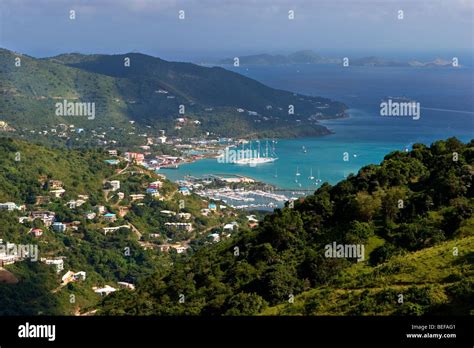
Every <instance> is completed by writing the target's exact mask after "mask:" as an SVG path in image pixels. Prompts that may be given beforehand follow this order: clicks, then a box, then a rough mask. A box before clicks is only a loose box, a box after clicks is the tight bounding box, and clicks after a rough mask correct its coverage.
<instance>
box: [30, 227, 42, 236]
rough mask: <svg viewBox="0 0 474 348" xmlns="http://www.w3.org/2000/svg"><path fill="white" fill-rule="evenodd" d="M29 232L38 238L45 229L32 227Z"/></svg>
mask: <svg viewBox="0 0 474 348" xmlns="http://www.w3.org/2000/svg"><path fill="white" fill-rule="evenodd" d="M28 233H31V234H32V235H34V236H35V237H36V238H39V237H41V236H42V235H43V230H42V229H41V228H32V229H30V230H29V231H28Z"/></svg>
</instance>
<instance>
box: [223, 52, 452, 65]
mask: <svg viewBox="0 0 474 348" xmlns="http://www.w3.org/2000/svg"><path fill="white" fill-rule="evenodd" d="M235 58H236V57H232V58H225V59H220V60H218V61H216V62H214V63H215V64H218V65H233V64H234V61H235ZM237 58H238V59H239V64H243V65H291V64H332V65H335V64H343V62H344V61H343V60H344V57H324V56H321V55H319V54H317V53H315V52H314V51H311V50H303V51H298V52H294V53H291V54H288V55H282V54H276V55H272V54H255V55H248V56H241V57H237ZM348 58H349V65H352V66H375V67H452V66H453V62H452V61H451V60H446V59H442V58H436V59H435V60H432V61H427V62H421V61H418V60H414V59H413V60H408V61H400V60H393V59H386V58H381V57H376V56H369V57H362V58H351V57H348ZM459 66H460V65H459Z"/></svg>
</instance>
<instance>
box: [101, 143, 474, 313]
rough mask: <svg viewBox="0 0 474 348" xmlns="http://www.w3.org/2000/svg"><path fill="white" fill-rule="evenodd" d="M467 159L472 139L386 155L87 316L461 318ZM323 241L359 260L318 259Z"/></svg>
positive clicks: (467, 290)
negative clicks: (359, 253) (354, 251)
mask: <svg viewBox="0 0 474 348" xmlns="http://www.w3.org/2000/svg"><path fill="white" fill-rule="evenodd" d="M473 162H474V142H473V141H471V142H470V143H469V144H462V143H461V142H459V141H458V140H457V139H455V138H451V139H448V140H446V141H438V142H436V143H434V144H432V145H431V147H427V146H425V145H422V144H415V145H414V146H413V150H412V151H410V152H393V153H391V154H389V155H387V156H386V157H385V159H384V161H383V162H382V163H381V164H380V165H369V166H366V167H364V168H362V169H361V170H360V171H359V173H358V174H357V175H351V176H350V177H348V178H347V179H346V180H343V181H341V182H340V183H338V184H337V185H335V186H331V185H329V184H324V185H323V186H322V187H321V188H319V189H318V190H317V191H316V192H315V194H314V195H312V196H309V197H306V198H305V199H301V200H299V201H298V202H295V204H294V208H293V209H292V208H291V207H290V206H287V207H285V208H283V209H277V210H276V211H275V212H274V213H273V214H271V215H268V216H266V217H265V218H264V220H263V222H262V223H261V224H260V226H259V227H258V229H257V230H254V231H242V232H241V233H240V234H239V235H238V236H236V237H235V238H233V239H231V240H227V241H223V242H220V243H218V244H217V245H213V246H209V247H204V248H202V249H201V250H199V251H198V252H197V253H195V254H194V255H193V256H192V257H191V259H189V260H186V261H185V262H180V261H177V262H175V263H174V265H173V268H172V270H171V271H170V272H168V273H166V272H165V273H160V274H155V275H153V276H151V277H148V278H147V279H145V280H143V281H141V282H140V283H139V286H138V288H137V290H136V291H135V292H133V293H126V292H119V293H115V294H113V295H111V296H109V297H107V298H106V299H105V300H104V302H103V304H102V306H101V307H100V310H99V313H100V314H102V315H116V314H119V315H120V314H129V315H167V314H170V315H172V314H201V315H255V314H259V313H263V314H278V313H280V314H311V315H317V314H343V315H347V314H348V315H354V314H358V315H361V314H378V315H386V314H401V315H412V314H413V315H421V314H427V313H431V314H440V313H455V314H469V313H471V314H472V310H473V303H474V293H473V290H472V289H473V283H474V272H473V271H474V270H473V267H472V265H473V245H474V244H473V243H474V219H473V216H472V213H473V208H474V201H473V189H474V188H473V187H472V176H473V167H472V165H473ZM332 242H337V243H338V244H362V245H364V246H365V261H361V262H357V261H356V260H354V259H347V258H329V257H326V256H325V252H324V251H325V245H326V244H330V243H332ZM400 295H401V296H400ZM275 306H276V307H275Z"/></svg>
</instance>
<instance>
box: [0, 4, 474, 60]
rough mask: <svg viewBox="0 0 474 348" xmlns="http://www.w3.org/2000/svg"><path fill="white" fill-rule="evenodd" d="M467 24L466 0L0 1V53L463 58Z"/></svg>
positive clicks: (471, 11) (470, 9) (473, 19)
mask: <svg viewBox="0 0 474 348" xmlns="http://www.w3.org/2000/svg"><path fill="white" fill-rule="evenodd" d="M71 10H74V11H75V16H76V18H75V19H74V20H72V19H70V11H71ZM181 10H182V11H184V16H185V18H184V19H179V11H181ZM400 10H401V11H403V19H399V18H398V16H399V11H400ZM289 11H294V19H292V20H290V19H289V18H288V15H289ZM473 23H474V0H81V1H77V0H76V1H73V0H0V47H4V48H7V49H10V50H14V51H17V52H20V53H24V54H29V55H32V56H35V57H45V56H53V55H56V54H60V53H66V52H81V53H109V54H113V53H127V52H131V51H137V52H142V53H146V54H151V55H154V56H159V57H162V58H165V59H177V60H195V59H199V58H203V59H204V58H207V57H216V58H217V57H220V58H223V57H231V56H235V55H246V54H256V53H289V52H293V51H296V50H303V49H304V50H306V49H311V50H314V51H315V52H317V53H320V54H322V55H326V56H331V55H332V56H334V55H344V56H346V55H349V54H358V55H359V56H364V55H377V56H386V57H387V56H389V57H392V58H393V57H395V56H399V57H401V56H406V57H407V58H408V57H409V58H413V57H416V58H423V55H425V56H429V55H430V54H432V55H434V56H438V55H440V54H445V56H446V57H452V56H456V55H459V54H461V53H462V52H471V53H472V49H473V41H474V39H473V37H474V27H473V25H474V24H473Z"/></svg>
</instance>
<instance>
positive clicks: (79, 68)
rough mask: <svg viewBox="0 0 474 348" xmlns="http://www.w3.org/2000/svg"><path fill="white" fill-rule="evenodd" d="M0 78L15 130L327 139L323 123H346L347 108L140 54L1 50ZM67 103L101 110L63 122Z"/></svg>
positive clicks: (5, 110)
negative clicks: (185, 126) (182, 123)
mask: <svg viewBox="0 0 474 348" xmlns="http://www.w3.org/2000/svg"><path fill="white" fill-rule="evenodd" d="M0 78H1V80H2V86H1V89H0V104H1V105H2V115H1V119H2V120H3V121H7V122H8V123H9V124H10V125H11V126H13V127H14V128H18V127H20V128H22V127H35V126H38V125H56V124H59V123H66V124H70V123H72V124H75V125H76V126H80V127H85V128H94V127H97V126H99V125H100V126H104V125H105V126H120V125H124V124H127V123H128V121H130V120H133V121H136V122H137V124H141V125H150V126H152V127H153V128H155V129H165V130H167V131H168V133H170V132H171V133H178V134H179V132H177V131H176V129H175V125H176V118H183V117H186V118H189V119H191V120H198V121H199V122H200V123H199V124H200V126H199V127H198V129H197V130H196V132H195V133H197V134H199V133H201V134H205V133H206V132H211V133H215V134H217V135H220V136H226V137H228V136H238V135H240V136H244V135H249V134H253V133H255V134H259V133H262V135H267V136H295V135H322V134H328V133H329V131H328V129H327V128H325V127H324V126H322V125H320V124H319V123H318V120H319V119H324V118H335V117H343V116H344V113H345V109H346V107H345V105H344V104H342V103H339V102H335V101H331V100H329V99H325V98H320V97H313V96H304V95H300V94H296V93H292V92H288V91H282V90H276V89H273V88H270V87H267V86H265V85H263V84H261V83H259V82H257V81H255V80H252V79H250V78H247V77H245V76H243V75H240V74H237V73H234V72H231V71H228V70H225V69H223V68H217V67H215V68H208V67H202V66H198V65H195V64H190V63H178V62H168V61H165V60H162V59H159V58H155V57H152V56H148V55H144V54H139V53H128V54H122V55H82V54H63V55H59V56H56V57H51V58H44V59H37V58H34V57H30V56H27V55H21V54H18V53H15V52H12V51H9V50H6V49H0ZM63 100H68V101H70V102H86V103H95V112H96V115H95V118H94V119H88V118H87V117H71V116H58V115H57V114H56V113H55V111H56V110H55V104H56V103H57V102H63ZM181 106H182V107H181ZM290 109H291V110H290ZM180 112H181V113H180ZM183 132H184V130H183Z"/></svg>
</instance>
